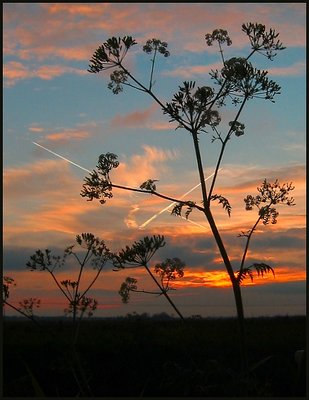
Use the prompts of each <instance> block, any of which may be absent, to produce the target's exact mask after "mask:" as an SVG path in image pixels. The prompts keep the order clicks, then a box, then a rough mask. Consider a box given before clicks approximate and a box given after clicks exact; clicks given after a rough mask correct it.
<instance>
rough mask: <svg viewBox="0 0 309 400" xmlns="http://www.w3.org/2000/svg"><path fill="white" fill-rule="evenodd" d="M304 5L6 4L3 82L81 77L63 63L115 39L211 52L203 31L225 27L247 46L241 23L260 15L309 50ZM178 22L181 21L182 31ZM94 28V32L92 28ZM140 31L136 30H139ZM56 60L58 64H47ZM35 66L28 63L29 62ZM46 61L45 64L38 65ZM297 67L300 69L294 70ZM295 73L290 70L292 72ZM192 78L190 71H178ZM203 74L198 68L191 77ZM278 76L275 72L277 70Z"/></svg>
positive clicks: (82, 57) (84, 57) (87, 55)
mask: <svg viewBox="0 0 309 400" xmlns="http://www.w3.org/2000/svg"><path fill="white" fill-rule="evenodd" d="M304 7H305V5H304V4H296V5H294V6H293V7H292V6H291V4H281V5H280V7H278V5H277V4H254V3H252V4H250V7H248V9H244V8H243V6H242V5H241V4H235V3H233V4H227V3H207V4H202V3H193V4H192V3H190V4H185V3H165V4H164V3H161V4H146V3H144V4H142V5H140V4H139V5H137V4H134V3H131V4H126V5H125V7H124V6H123V4H121V3H120V4H117V3H114V4H113V3H102V4H100V3H97V4H79V3H67V4H56V3H55V4H54V3H51V4H50V3H42V4H31V5H30V6H29V5H28V4H22V3H17V4H5V6H4V46H3V47H4V56H5V57H14V60H9V61H6V60H5V63H4V73H5V75H4V76H5V84H6V85H7V86H13V85H14V84H16V83H17V82H18V81H21V80H22V79H29V78H34V77H39V78H41V79H53V78H55V77H59V76H61V75H62V74H64V73H73V74H83V73H86V72H85V71H81V70H79V69H78V68H73V67H69V66H66V65H61V63H62V62H63V61H83V62H87V61H88V60H89V58H90V57H91V54H92V52H93V50H94V49H95V47H96V46H97V45H99V44H100V42H98V36H101V37H102V38H103V39H102V40H104V39H106V38H107V37H109V36H111V35H120V36H121V35H127V34H132V32H133V33H134V32H135V33H137V35H136V36H137V37H136V38H137V39H138V40H139V41H144V40H147V39H149V38H151V37H158V35H159V34H160V33H162V32H164V37H161V39H162V40H166V41H168V42H169V43H170V48H171V51H172V52H176V53H178V52H179V51H180V50H181V51H183V50H185V51H189V52H212V51H214V50H213V48H207V47H206V45H205V39H204V36H205V33H207V32H211V31H212V30H213V29H215V28H218V27H221V28H227V27H228V29H229V34H230V36H231V37H232V40H233V45H234V46H236V48H243V47H244V46H246V45H247V40H246V37H245V35H244V34H243V32H241V24H242V23H244V22H249V21H251V20H252V15H255V16H260V18H259V19H260V21H259V22H261V23H265V24H266V25H268V26H274V27H276V29H277V30H278V31H279V32H280V35H281V39H282V41H283V42H284V44H285V45H286V46H289V47H291V46H302V47H304V46H305V43H306V41H305V37H306V35H305V20H304V16H305V8H304ZM179 21H182V24H181V28H182V29H181V30H179ZM89 27H91V29H89ZM136 27H138V31H136ZM55 58H56V59H58V60H59V62H58V63H57V65H49V64H46V60H53V61H54V60H55ZM29 62H31V63H32V64H31V65H29V64H28V63H29ZM38 62H39V63H42V62H44V64H45V65H41V66H37V63H38ZM294 68H296V70H294V71H292V70H293V69H294ZM290 69H291V71H290ZM302 71H303V66H302V65H296V66H293V67H287V69H286V71H285V72H284V71H283V70H281V72H280V73H285V74H290V73H298V74H299V73H302ZM178 72H179V73H182V74H189V73H190V71H185V70H179V71H178ZM193 72H194V73H196V74H199V73H202V69H201V68H199V67H198V66H196V67H195V71H194V70H192V71H191V73H193ZM274 72H275V73H276V70H274Z"/></svg>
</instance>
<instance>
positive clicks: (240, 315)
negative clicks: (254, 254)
mask: <svg viewBox="0 0 309 400" xmlns="http://www.w3.org/2000/svg"><path fill="white" fill-rule="evenodd" d="M192 137H193V142H194V149H195V155H196V160H197V167H198V172H199V177H200V183H201V191H202V197H203V202H204V207H205V208H204V214H205V216H206V218H207V221H208V223H209V226H210V228H211V231H212V234H213V236H214V238H215V241H216V243H217V246H218V248H219V251H220V254H221V257H222V259H223V262H224V265H225V268H226V270H227V273H228V275H229V277H230V281H231V283H232V287H233V293H234V299H235V304H236V310H237V320H238V326H239V339H240V343H239V345H240V353H241V354H240V355H241V360H242V369H243V371H246V370H247V367H248V360H247V345H246V337H245V326H244V319H245V318H244V308H243V302H242V296H241V289H240V285H239V282H238V281H237V279H236V277H235V274H234V271H233V267H232V264H231V262H230V259H229V257H228V254H227V252H226V249H225V246H224V244H223V241H222V238H221V236H220V233H219V231H218V228H217V225H216V222H215V220H214V218H213V216H212V213H211V210H210V207H209V204H208V202H207V192H206V184H205V181H204V171H203V163H202V157H201V153H200V148H199V143H198V138H197V133H196V132H195V133H192Z"/></svg>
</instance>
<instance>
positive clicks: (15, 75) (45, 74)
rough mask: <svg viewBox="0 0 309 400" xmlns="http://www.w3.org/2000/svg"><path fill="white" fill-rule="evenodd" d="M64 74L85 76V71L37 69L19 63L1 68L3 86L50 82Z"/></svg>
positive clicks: (74, 69) (60, 66)
mask: <svg viewBox="0 0 309 400" xmlns="http://www.w3.org/2000/svg"><path fill="white" fill-rule="evenodd" d="M64 74H77V75H85V74H87V71H84V70H81V69H78V68H74V67H69V66H65V65H42V66H39V67H31V66H26V65H25V64H23V63H21V62H19V61H9V62H7V63H5V64H4V66H3V76H4V85H5V86H14V85H15V84H16V83H17V82H19V81H21V80H25V79H31V78H40V79H43V80H51V79H53V78H55V77H59V76H61V75H64Z"/></svg>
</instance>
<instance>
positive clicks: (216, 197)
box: [210, 194, 232, 217]
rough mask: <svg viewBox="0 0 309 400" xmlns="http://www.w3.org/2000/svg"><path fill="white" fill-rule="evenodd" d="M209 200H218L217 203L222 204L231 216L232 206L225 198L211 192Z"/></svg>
mask: <svg viewBox="0 0 309 400" xmlns="http://www.w3.org/2000/svg"><path fill="white" fill-rule="evenodd" d="M210 200H219V204H220V203H221V204H222V207H223V208H224V209H225V210H226V211H227V213H228V216H229V217H230V216H231V211H232V207H231V205H230V203H229V201H228V199H227V198H225V197H223V196H221V194H213V195H212V196H210Z"/></svg>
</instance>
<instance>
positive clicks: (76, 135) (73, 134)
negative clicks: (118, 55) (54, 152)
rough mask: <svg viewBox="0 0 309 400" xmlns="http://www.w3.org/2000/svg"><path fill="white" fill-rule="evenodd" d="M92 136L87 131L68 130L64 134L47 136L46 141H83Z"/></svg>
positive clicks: (55, 133)
mask: <svg viewBox="0 0 309 400" xmlns="http://www.w3.org/2000/svg"><path fill="white" fill-rule="evenodd" d="M89 136H90V134H89V132H86V131H75V130H67V131H64V132H54V133H50V134H48V135H46V137H45V138H46V139H47V140H50V141H52V142H62V143H63V142H67V141H70V140H72V139H77V140H82V139H85V138H88V137H89Z"/></svg>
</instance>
